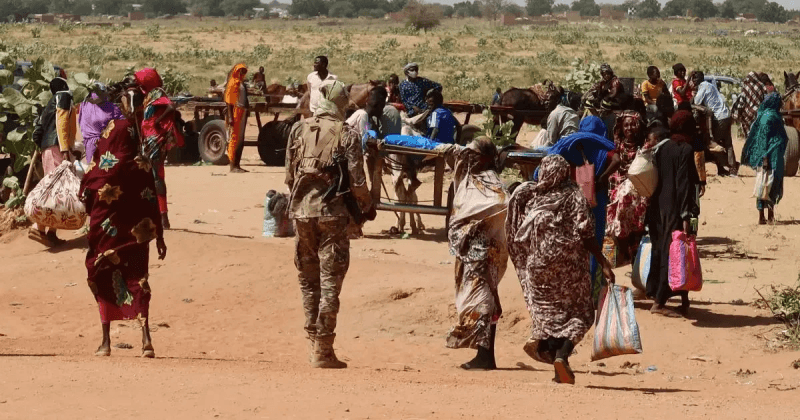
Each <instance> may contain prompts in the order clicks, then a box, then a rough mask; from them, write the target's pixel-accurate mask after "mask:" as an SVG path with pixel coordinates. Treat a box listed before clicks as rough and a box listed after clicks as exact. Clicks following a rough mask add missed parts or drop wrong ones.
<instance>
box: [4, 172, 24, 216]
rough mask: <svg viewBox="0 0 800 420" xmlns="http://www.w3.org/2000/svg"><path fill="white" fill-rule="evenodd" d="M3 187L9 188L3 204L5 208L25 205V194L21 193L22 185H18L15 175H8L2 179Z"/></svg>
mask: <svg viewBox="0 0 800 420" xmlns="http://www.w3.org/2000/svg"><path fill="white" fill-rule="evenodd" d="M3 188H8V189H9V190H11V195H10V196H9V198H8V200H6V202H5V204H4V205H5V206H6V208H7V209H15V208H18V207H22V206H23V205H25V195H23V194H22V186H20V184H19V179H17V177H15V176H9V177H7V178H5V179H3Z"/></svg>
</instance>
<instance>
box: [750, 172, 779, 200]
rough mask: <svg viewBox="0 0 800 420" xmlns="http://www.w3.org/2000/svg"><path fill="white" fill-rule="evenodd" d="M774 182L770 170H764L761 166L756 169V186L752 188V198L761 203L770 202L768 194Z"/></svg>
mask: <svg viewBox="0 0 800 420" xmlns="http://www.w3.org/2000/svg"><path fill="white" fill-rule="evenodd" d="M773 182H775V175H773V174H772V169H764V167H763V166H761V167H759V168H758V169H756V184H755V187H754V188H753V197H754V198H757V199H759V200H763V201H772V199H770V198H769V193H770V191H771V190H772V183H773Z"/></svg>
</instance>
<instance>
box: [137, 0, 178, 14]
mask: <svg viewBox="0 0 800 420" xmlns="http://www.w3.org/2000/svg"><path fill="white" fill-rule="evenodd" d="M141 3H142V10H143V11H145V12H150V13H154V14H156V15H159V16H160V15H177V14H180V13H186V5H184V4H183V2H182V1H181V0H141Z"/></svg>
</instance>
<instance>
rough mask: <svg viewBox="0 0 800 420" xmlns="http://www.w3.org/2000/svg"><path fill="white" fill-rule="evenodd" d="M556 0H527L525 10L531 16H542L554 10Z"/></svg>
mask: <svg viewBox="0 0 800 420" xmlns="http://www.w3.org/2000/svg"><path fill="white" fill-rule="evenodd" d="M553 4H555V0H526V2H525V10H526V11H527V12H528V15H530V16H541V15H546V14H548V13H552V12H553Z"/></svg>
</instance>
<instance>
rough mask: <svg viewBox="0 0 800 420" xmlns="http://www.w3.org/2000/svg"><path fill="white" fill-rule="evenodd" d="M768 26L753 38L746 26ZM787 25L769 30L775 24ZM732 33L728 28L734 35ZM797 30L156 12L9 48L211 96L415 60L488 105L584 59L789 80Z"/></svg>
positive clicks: (2, 47) (10, 36) (619, 67)
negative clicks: (222, 88)
mask: <svg viewBox="0 0 800 420" xmlns="http://www.w3.org/2000/svg"><path fill="white" fill-rule="evenodd" d="M750 29H755V30H757V31H759V32H760V34H759V35H757V36H753V37H745V36H744V32H745V31H747V30H750ZM770 31H774V32H781V33H778V34H768V32H770ZM722 34H724V35H722ZM799 46H800V34H798V32H797V29H794V27H792V26H787V25H769V24H758V23H735V22H731V23H722V22H699V23H691V22H684V21H666V20H664V21H618V22H602V23H601V22H585V23H578V24H568V23H565V22H562V23H561V24H560V25H559V26H557V27H530V28H525V27H502V26H496V25H494V24H491V23H489V22H486V21H481V20H475V19H448V20H445V21H444V22H443V24H442V26H440V27H439V28H437V29H435V30H433V31H430V32H427V33H426V32H416V31H410V30H408V29H406V28H405V27H404V26H403V25H402V24H400V23H393V22H388V21H384V20H382V19H380V20H374V19H372V20H368V19H353V20H343V21H340V25H337V26H320V25H318V24H317V21H313V20H310V21H280V20H251V21H232V20H227V19H222V18H218V19H203V20H202V21H200V20H152V21H142V22H133V25H132V26H131V27H129V28H101V27H83V26H80V25H64V24H62V25H43V26H41V25H21V24H14V25H11V24H4V25H0V51H5V52H8V53H9V54H11V55H12V56H13V57H16V58H18V59H32V58H36V57H40V56H41V57H44V58H46V59H48V60H50V61H51V62H53V63H55V64H59V65H61V66H63V67H64V68H66V69H67V71H68V72H70V73H75V72H86V71H88V70H90V69H91V68H92V67H94V66H102V71H101V74H102V79H103V80H105V79H113V80H117V79H119V78H120V77H121V76H123V75H124V74H125V72H126V70H127V69H129V68H131V67H142V66H154V67H156V68H158V69H159V70H161V71H165V70H167V69H171V70H172V74H173V76H174V80H176V83H178V84H183V85H184V87H185V88H187V89H189V90H190V91H191V92H192V93H194V94H196V95H202V94H204V92H205V89H206V87H207V86H208V82H209V80H210V79H212V78H213V79H216V80H217V81H218V82H220V83H222V82H223V80H224V79H225V75H226V74H227V71H228V70H229V69H230V68H231V66H232V65H233V64H235V63H237V62H245V63H246V64H247V65H248V66H250V68H251V71H254V70H255V69H256V68H257V67H258V66H264V67H265V68H266V73H267V78H268V79H271V80H272V81H273V82H278V83H287V82H290V81H304V80H305V76H306V75H307V74H308V73H309V72H310V71H311V63H312V60H313V57H314V56H316V55H320V54H324V55H327V56H328V57H329V58H330V69H331V71H332V72H333V73H334V74H337V75H338V76H339V78H340V79H341V80H343V81H345V82H348V83H358V82H363V81H366V80H367V79H385V78H386V77H387V76H388V75H389V74H391V73H398V74H401V73H402V66H403V65H404V64H405V63H406V62H409V61H416V62H419V63H420V66H421V74H422V75H423V76H425V77H428V78H431V79H434V80H438V81H440V82H441V83H442V84H443V85H444V87H445V100H465V101H470V102H477V103H486V102H488V101H489V100H490V99H491V95H492V92H493V91H494V89H495V88H496V87H500V88H502V89H504V90H505V89H507V88H509V87H512V86H517V87H526V86H530V85H531V84H533V83H536V82H540V81H541V80H543V79H545V78H549V79H552V80H554V81H556V82H557V83H563V82H564V79H565V76H566V75H567V74H568V73H569V72H570V71H572V70H573V63H574V62H575V60H576V59H581V60H583V62H584V63H591V62H596V63H598V64H599V63H601V62H608V63H610V64H611V65H612V66H613V67H614V69H615V71H616V72H617V74H618V75H619V76H621V77H635V78H637V79H643V78H645V76H646V75H645V69H646V68H647V66H648V65H651V64H652V65H656V66H658V67H659V68H661V69H662V76H663V78H664V79H665V80H667V81H669V80H670V79H671V78H672V71H671V66H672V64H674V63H676V62H683V63H684V64H685V65H686V66H687V67H688V68H690V69H701V70H704V71H706V73H717V74H725V75H732V76H738V77H742V76H744V75H745V74H746V73H747V72H748V71H751V70H758V71H765V72H767V73H768V74H770V75H771V76H772V77H773V80H774V82H775V84H776V85H779V86H781V87H782V85H783V71H789V70H797V69H798V67H800V65H798V64H796V63H797V58H798V55H797V53H796V51H797V49H798V47H799Z"/></svg>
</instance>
